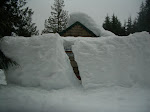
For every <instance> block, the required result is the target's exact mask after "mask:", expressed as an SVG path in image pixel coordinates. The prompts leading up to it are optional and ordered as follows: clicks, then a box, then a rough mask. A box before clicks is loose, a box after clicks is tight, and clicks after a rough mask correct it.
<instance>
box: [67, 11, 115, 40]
mask: <svg viewBox="0 0 150 112" xmlns="http://www.w3.org/2000/svg"><path fill="white" fill-rule="evenodd" d="M77 21H79V22H80V23H82V24H83V25H84V26H86V27H87V28H88V29H89V30H91V31H92V32H93V33H94V34H95V35H97V36H105V37H106V36H113V35H115V34H113V33H112V32H110V31H106V30H104V29H103V28H102V27H101V26H99V25H97V24H96V23H95V21H94V20H93V19H92V18H91V17H89V16H88V15H87V14H85V13H81V12H75V13H72V14H70V18H69V21H68V27H69V26H71V25H72V24H74V23H75V22H77Z"/></svg>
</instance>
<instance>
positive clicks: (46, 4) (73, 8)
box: [27, 0, 145, 31]
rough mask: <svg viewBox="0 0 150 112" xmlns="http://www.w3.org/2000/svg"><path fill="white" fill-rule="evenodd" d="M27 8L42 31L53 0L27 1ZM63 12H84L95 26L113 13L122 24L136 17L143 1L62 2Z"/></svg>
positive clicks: (100, 0) (91, 0) (69, 0)
mask: <svg viewBox="0 0 150 112" xmlns="http://www.w3.org/2000/svg"><path fill="white" fill-rule="evenodd" d="M27 1H28V6H29V7H30V8H32V9H33V11H34V15H33V22H35V23H36V25H37V26H38V29H39V30H40V31H41V30H43V29H44V21H45V19H48V17H49V16H50V12H51V6H52V5H53V3H54V0H27ZM64 1H65V10H67V11H68V12H69V14H70V13H72V12H84V13H86V14H88V15H89V16H91V17H92V18H93V19H94V20H95V22H96V23H97V24H100V25H102V23H103V22H104V19H105V17H106V15H107V14H108V15H109V16H112V14H113V13H114V14H115V15H116V16H117V17H118V19H119V20H121V22H122V23H123V22H124V20H127V19H128V17H129V16H131V17H132V18H135V17H137V13H138V11H139V7H140V5H141V3H142V1H145V0H64Z"/></svg>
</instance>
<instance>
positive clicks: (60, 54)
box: [1, 34, 79, 89]
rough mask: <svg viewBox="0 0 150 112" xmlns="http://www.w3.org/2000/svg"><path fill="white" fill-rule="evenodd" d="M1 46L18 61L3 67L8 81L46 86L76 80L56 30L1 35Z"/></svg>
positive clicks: (58, 87)
mask: <svg viewBox="0 0 150 112" xmlns="http://www.w3.org/2000/svg"><path fill="white" fill-rule="evenodd" d="M1 48H2V51H3V52H4V54H5V55H6V56H8V57H10V58H12V59H13V60H14V61H16V62H17V63H18V64H19V66H13V67H11V68H10V69H9V70H7V71H6V80H7V83H8V84H17V85H21V86H29V87H41V88H45V89H60V88H64V87H70V86H76V85H78V84H79V82H78V80H77V78H76V77H75V75H74V73H73V70H72V67H71V65H70V61H69V58H68V56H67V55H66V53H65V51H64V47H63V41H62V39H61V37H60V36H59V35H58V34H45V35H41V36H35V37H29V38H25V37H4V39H3V41H2V43H1Z"/></svg>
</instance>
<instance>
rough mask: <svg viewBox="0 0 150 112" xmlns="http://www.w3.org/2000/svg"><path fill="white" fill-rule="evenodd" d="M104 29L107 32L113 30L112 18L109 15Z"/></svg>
mask: <svg viewBox="0 0 150 112" xmlns="http://www.w3.org/2000/svg"><path fill="white" fill-rule="evenodd" d="M103 28H104V29H105V30H109V31H110V30H111V21H110V17H109V16H108V15H107V16H106V18H105V21H104V23H103Z"/></svg>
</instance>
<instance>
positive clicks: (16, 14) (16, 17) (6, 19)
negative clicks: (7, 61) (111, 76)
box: [0, 0, 38, 37]
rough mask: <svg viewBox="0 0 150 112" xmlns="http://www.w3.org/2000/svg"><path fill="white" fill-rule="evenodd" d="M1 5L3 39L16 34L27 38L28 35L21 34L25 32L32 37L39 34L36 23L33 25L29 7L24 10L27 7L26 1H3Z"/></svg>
mask: <svg viewBox="0 0 150 112" xmlns="http://www.w3.org/2000/svg"><path fill="white" fill-rule="evenodd" d="M0 3H1V7H0V15H1V18H0V36H1V37H3V36H11V35H12V33H15V34H16V35H19V36H26V33H21V34H20V32H23V30H24V31H25V32H27V33H28V34H31V35H32V34H35V33H36V34H37V32H38V31H36V26H35V23H32V18H31V16H32V14H33V12H32V10H31V9H29V8H28V7H27V8H25V9H24V6H25V5H26V0H1V2H0ZM31 27H32V28H31ZM29 29H30V30H29ZM31 29H34V30H31ZM21 30H22V31H21ZM31 35H28V36H31Z"/></svg>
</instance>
